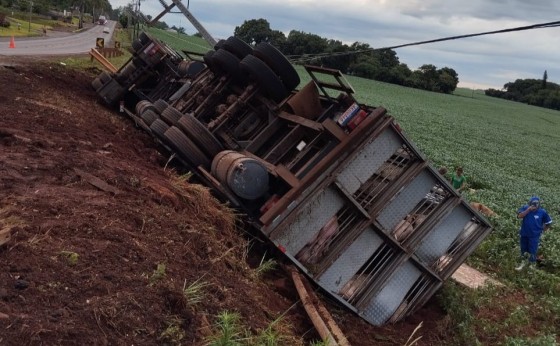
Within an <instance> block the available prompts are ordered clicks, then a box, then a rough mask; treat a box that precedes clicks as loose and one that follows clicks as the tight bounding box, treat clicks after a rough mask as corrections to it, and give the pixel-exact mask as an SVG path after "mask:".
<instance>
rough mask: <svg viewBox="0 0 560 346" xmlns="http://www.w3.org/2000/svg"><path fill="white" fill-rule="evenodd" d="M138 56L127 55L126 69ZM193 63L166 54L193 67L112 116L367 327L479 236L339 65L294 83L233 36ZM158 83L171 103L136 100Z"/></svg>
mask: <svg viewBox="0 0 560 346" xmlns="http://www.w3.org/2000/svg"><path fill="white" fill-rule="evenodd" d="M151 40H153V39H151V38H150V41H147V42H145V43H144V44H145V45H146V46H147V47H149V45H150V44H151V43H150V42H151ZM158 45H160V43H158ZM147 51H149V50H147V48H142V47H140V48H139V49H136V55H137V56H135V57H133V59H132V60H131V61H133V60H136V61H138V60H139V58H140V56H141V55H142V54H144V53H145V52H147ZM163 51H167V48H166V49H165V50H163ZM172 56H174V55H173V54H172ZM143 60H146V59H143ZM203 61H204V64H202V62H201V61H190V62H187V61H181V62H179V61H177V60H176V59H171V60H167V62H166V64H167V65H169V66H168V68H167V69H166V70H171V71H176V70H177V71H178V70H179V68H178V66H180V65H181V64H183V65H184V66H185V68H184V70H185V71H187V69H186V66H191V67H193V66H194V67H195V68H193V71H196V73H190V74H189V73H186V72H185V73H184V74H181V73H179V74H175V73H173V74H172V75H173V76H175V75H176V77H173V85H174V87H173V88H172V89H169V85H170V84H168V83H167V82H165V80H161V81H162V82H164V83H163V84H162V83H158V80H157V78H156V76H158V74H157V73H153V72H154V71H151V74H150V76H151V78H155V82H153V83H151V84H150V85H153V86H156V87H151V88H150V89H149V93H148V92H145V93H138V92H137V93H136V94H135V97H134V98H127V95H128V94H130V93H133V92H134V90H133V89H134V85H131V86H126V90H127V92H124V91H123V94H122V95H121V96H119V97H122V98H123V99H125V100H128V102H131V101H130V100H131V99H133V100H136V101H135V104H136V107H135V110H136V113H134V112H132V111H130V110H129V108H130V107H126V109H125V110H126V111H127V113H128V114H129V116H130V117H131V118H133V119H134V120H135V121H136V122H137V123H138V124H139V125H141V126H142V127H143V128H144V129H146V130H147V131H149V132H150V133H151V134H152V135H153V136H154V137H155V138H156V139H157V140H158V141H159V142H160V143H162V144H163V145H164V147H165V148H167V150H168V151H169V153H173V154H174V157H176V158H177V159H178V160H180V162H181V163H182V164H184V165H185V166H186V167H188V168H189V169H190V170H191V171H192V172H193V173H195V174H196V175H197V176H198V177H199V178H200V180H201V181H203V182H204V183H205V184H206V185H208V186H210V187H211V188H213V189H214V190H215V191H216V193H217V194H218V195H220V196H221V197H222V198H223V199H226V200H228V201H229V202H231V203H232V205H234V206H235V207H236V208H238V209H239V210H241V211H243V212H244V213H245V214H246V219H247V220H249V221H250V222H251V223H252V224H253V225H255V226H256V228H258V229H259V230H260V231H261V232H262V233H263V234H264V235H265V236H266V237H268V239H270V240H271V241H272V242H273V243H274V244H275V245H276V246H277V247H278V248H279V249H280V250H281V251H282V252H283V253H284V254H285V255H286V256H287V257H288V258H289V259H290V260H291V261H292V262H293V263H294V264H295V265H297V266H298V267H299V268H300V269H301V271H303V272H304V273H306V274H307V276H308V277H309V278H310V279H312V280H313V281H314V282H315V283H316V284H317V285H319V286H320V287H322V288H323V289H324V291H325V292H327V293H328V294H330V295H331V296H333V297H334V298H336V299H337V300H338V301H339V302H340V303H341V304H343V305H344V306H346V307H348V308H349V309H351V310H352V311H354V312H356V313H358V314H359V315H360V316H362V317H363V318H364V319H366V320H367V321H369V322H370V323H372V324H376V325H381V324H384V323H387V322H394V321H397V320H399V319H401V318H402V317H404V316H406V315H408V314H410V313H412V312H414V311H415V310H417V309H418V308H419V307H421V306H422V305H423V304H424V303H425V302H426V301H427V300H428V299H429V298H430V297H431V296H432V295H433V294H434V293H435V292H436V290H438V289H439V288H440V287H441V285H442V283H443V282H444V281H445V280H447V279H448V278H449V277H450V276H451V274H452V273H453V272H454V271H455V270H456V269H457V268H458V267H459V266H460V265H461V264H462V263H463V262H464V261H465V259H466V258H467V256H468V255H469V254H471V253H472V251H473V250H474V249H475V248H476V246H477V245H478V244H479V243H480V242H481V241H482V240H483V239H484V237H485V236H486V235H487V234H488V233H489V232H490V230H491V228H490V225H489V224H488V222H487V221H486V220H485V219H484V217H482V215H480V214H479V213H478V212H477V211H476V210H474V209H472V208H471V206H470V205H469V204H468V203H466V202H465V201H464V200H463V199H462V198H461V195H460V194H458V193H457V192H456V191H455V190H454V189H453V188H452V187H451V186H450V185H449V183H448V182H447V181H446V180H445V179H444V178H443V177H442V176H441V175H439V173H438V172H437V171H436V170H435V169H434V168H433V167H432V166H431V165H430V164H429V162H428V161H427V159H426V158H425V157H424V156H423V155H422V154H421V153H420V152H419V151H418V149H417V148H416V147H415V146H414V145H413V143H412V142H411V141H410V140H409V139H408V138H407V136H406V135H405V134H404V133H403V131H401V128H400V127H399V125H398V124H397V123H396V122H395V119H394V118H393V117H391V116H390V115H388V114H387V111H386V110H385V109H384V108H381V107H373V106H368V105H364V104H361V103H359V102H358V101H357V100H356V99H355V98H354V97H353V92H354V91H353V89H352V87H351V86H350V85H349V83H348V82H347V80H346V79H345V78H344V76H343V75H342V74H341V73H340V72H339V71H337V70H331V69H327V68H322V67H317V66H305V69H306V71H307V73H308V74H309V76H310V79H311V80H310V82H309V83H307V84H306V85H305V86H303V87H302V88H301V89H296V87H297V86H298V85H299V83H300V79H299V76H298V74H297V72H296V71H295V70H294V69H293V67H292V66H291V64H290V63H289V62H288V61H287V60H286V59H285V57H284V56H283V55H282V54H281V53H280V52H279V51H278V50H276V49H275V48H274V47H273V46H271V45H269V44H266V43H261V44H259V45H257V46H256V47H250V46H249V45H247V44H246V43H244V42H243V41H241V40H239V39H237V38H235V37H230V38H229V39H228V40H225V41H222V42H219V43H218V44H217V45H216V47H215V50H211V51H210V52H208V53H207V54H206V55H205V56H204V58H203ZM173 62H176V64H177V66H175V67H173V66H171V65H172V63H173ZM137 65H139V64H137ZM167 65H166V66H167ZM200 65H203V68H198V67H200ZM143 66H144V67H143V68H144V69H145V70H146V67H145V65H143ZM126 69H127V67H126V66H124V67H123V68H121V70H120V72H118V73H117V74H116V77H119V76H122V75H123V74H124V73H123V71H125V70H126ZM160 70H161V69H160ZM135 71H137V70H135ZM138 71H140V70H138ZM148 72H150V71H145V72H142V73H148ZM156 72H157V71H156ZM134 73H136V72H134ZM142 73H140V72H138V73H136V74H138V75H140V74H142ZM136 74H134V75H135V76H136ZM162 75H166V76H169V73H165V74H162ZM181 76H182V77H181ZM104 78H105V79H107V80H108V78H107V76H105V77H104ZM111 78H113V77H111ZM134 78H137V79H135V80H141V78H140V76H138V77H134ZM162 78H163V77H162ZM165 78H168V79H169V77H165ZM121 80H123V79H122V78H121ZM128 80H131V79H130V78H129V79H128ZM166 80H167V79H166ZM127 83H130V82H127ZM93 84H95V85H94V86H96V87H97V90H98V93H99V94H100V96H102V97H104V95H105V93H104V87H99V84H100V83H93ZM160 88H164V89H165V90H166V92H165V95H172V97H171V96H169V97H166V99H158V100H153V99H144V100H139V101H138V97H139V95H157V94H161V93H160V92H159V90H160ZM123 90H124V88H123ZM127 93H128V94H127ZM105 99H106V97H105ZM111 101H112V102H113V103H114V102H115V101H117V100H116V98H111Z"/></svg>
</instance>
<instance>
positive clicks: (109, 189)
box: [74, 168, 120, 195]
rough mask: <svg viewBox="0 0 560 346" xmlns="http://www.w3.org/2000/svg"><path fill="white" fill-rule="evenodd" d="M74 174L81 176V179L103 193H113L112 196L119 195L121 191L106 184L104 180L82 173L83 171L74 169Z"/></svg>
mask: <svg viewBox="0 0 560 346" xmlns="http://www.w3.org/2000/svg"><path fill="white" fill-rule="evenodd" d="M74 172H76V174H78V175H79V176H80V178H82V179H84V180H85V181H87V182H88V183H90V184H91V185H93V186H95V187H96V188H98V189H99V190H101V191H106V192H111V193H112V194H115V195H116V194H118V193H119V192H120V191H119V189H117V188H116V187H114V186H111V185H109V184H107V183H106V182H104V181H103V180H101V179H99V178H98V177H96V176H94V175H92V174H89V173H87V172H84V171H82V170H81V169H78V168H74Z"/></svg>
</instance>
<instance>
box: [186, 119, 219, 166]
mask: <svg viewBox="0 0 560 346" xmlns="http://www.w3.org/2000/svg"><path fill="white" fill-rule="evenodd" d="M176 126H177V127H178V128H180V129H181V131H183V132H184V133H185V134H186V135H187V136H189V138H191V139H192V141H193V142H195V143H196V144H198V146H199V147H200V148H201V149H202V151H204V152H205V153H206V154H208V155H209V156H210V157H214V156H216V155H217V154H218V153H219V152H220V151H222V150H224V147H223V146H222V144H221V143H220V142H219V141H218V140H217V139H216V137H214V135H213V134H212V132H210V131H209V130H208V128H206V126H204V124H202V123H201V122H200V121H198V120H197V119H196V118H195V117H193V116H192V114H190V113H187V114H183V116H182V117H181V119H179V121H177V124H176Z"/></svg>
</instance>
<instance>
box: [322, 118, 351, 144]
mask: <svg viewBox="0 0 560 346" xmlns="http://www.w3.org/2000/svg"><path fill="white" fill-rule="evenodd" d="M323 127H324V128H325V130H327V131H328V132H329V133H330V134H331V135H333V136H334V137H335V138H336V139H338V140H339V141H341V142H342V141H343V140H344V139H345V138H346V137H348V134H347V133H346V132H344V130H343V129H341V128H340V126H338V125H337V123H335V122H334V120H332V119H331V118H327V119H325V121H323Z"/></svg>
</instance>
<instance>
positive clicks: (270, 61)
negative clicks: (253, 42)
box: [253, 42, 300, 91]
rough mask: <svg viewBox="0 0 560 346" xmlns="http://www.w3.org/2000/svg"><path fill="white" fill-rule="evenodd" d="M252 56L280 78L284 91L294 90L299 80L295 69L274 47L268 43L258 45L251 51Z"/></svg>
mask: <svg viewBox="0 0 560 346" xmlns="http://www.w3.org/2000/svg"><path fill="white" fill-rule="evenodd" d="M253 55H255V56H256V57H257V58H259V59H261V60H262V61H264V62H265V63H266V64H267V65H268V66H269V67H270V68H271V69H272V70H273V71H274V72H276V74H277V75H278V76H279V77H280V79H281V80H282V82H283V83H284V85H285V86H286V89H288V90H289V91H291V90H294V88H295V87H297V86H298V85H299V82H300V79H299V75H298V73H297V71H296V69H295V68H294V67H293V66H292V64H291V63H290V62H289V61H288V59H287V58H286V57H285V56H284V54H282V52H280V51H279V50H278V49H276V47H274V46H273V45H271V44H270V43H268V42H261V43H259V44H258V45H257V46H256V47H255V49H254V50H253Z"/></svg>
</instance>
